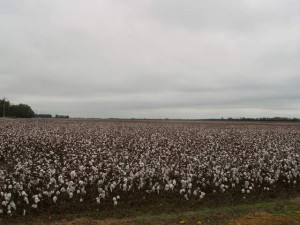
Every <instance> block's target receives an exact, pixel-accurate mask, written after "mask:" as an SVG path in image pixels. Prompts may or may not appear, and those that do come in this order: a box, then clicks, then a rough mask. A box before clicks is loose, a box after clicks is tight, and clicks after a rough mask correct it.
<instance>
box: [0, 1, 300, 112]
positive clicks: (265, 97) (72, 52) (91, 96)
mask: <svg viewBox="0 0 300 225" xmlns="http://www.w3.org/2000/svg"><path fill="white" fill-rule="evenodd" d="M0 27H1V35H0V77H1V82H0V95H3V96H6V97H7V98H9V99H10V101H12V102H16V103H17V102H25V103H28V104H30V105H31V106H32V107H33V108H34V109H35V110H36V111H38V112H44V113H53V114H55V113H68V114H70V115H71V116H81V117H84V116H87V117H129V118H131V117H143V118H144V117H147V118H148V117H149V118H165V117H169V118H207V117H222V116H224V117H227V116H249V117H256V116H291V117H299V109H300V103H298V101H297V99H299V98H300V88H299V84H300V75H299V73H300V67H299V61H300V54H299V53H300V41H299V40H300V30H299V27H300V3H299V1H296V0H285V1H283V0H276V1H273V0H272V1H271V0H260V1H258V0H251V1H250V0H243V1H237V0H230V1H221V0H215V1H208V0H205V1H192V0H188V1H179V0H172V1H170V0H165V1H157V0H146V1H138V0H132V1H128V0H125V1H121V0H102V1H88V2H87V1H80V0H75V1H74V0H66V1H63V2H62V1H59V0H53V1H46V0H42V1H40V0H39V1H38V0H26V1H25V0H19V1H6V0H0Z"/></svg>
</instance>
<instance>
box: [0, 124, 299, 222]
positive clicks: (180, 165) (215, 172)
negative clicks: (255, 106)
mask: <svg viewBox="0 0 300 225" xmlns="http://www.w3.org/2000/svg"><path fill="white" fill-rule="evenodd" d="M299 191H300V125H299V124H297V123H264V124H263V123H238V122H232V123H221V122H191V121H188V122H187V121H129V120H128V121H121V120H120V121H114V120H1V121H0V203H1V205H0V214H1V215H0V217H1V216H7V215H12V216H13V215H25V216H26V215H35V214H41V213H43V212H45V211H51V212H53V211H54V212H55V210H56V209H63V210H65V211H66V212H72V211H78V210H81V209H87V207H88V208H89V209H90V210H100V211H101V210H103V209H104V208H118V207H120V206H122V205H123V206H124V205H127V206H132V207H137V206H139V205H141V206H142V205H145V204H148V203H153V202H157V201H161V202H170V201H176V202H182V203H184V204H189V203H190V204H200V205H201V204H215V203H218V202H222V201H224V200H226V201H232V202H235V201H245V200H249V201H255V200H257V199H262V198H274V197H281V196H288V195H290V194H293V193H295V194H297V193H298V192H299Z"/></svg>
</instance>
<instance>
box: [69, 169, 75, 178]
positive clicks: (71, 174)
mask: <svg viewBox="0 0 300 225" xmlns="http://www.w3.org/2000/svg"><path fill="white" fill-rule="evenodd" d="M70 176H71V178H72V179H74V178H75V177H76V172H75V170H72V171H71V173H70Z"/></svg>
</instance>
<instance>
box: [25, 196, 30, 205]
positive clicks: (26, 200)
mask: <svg viewBox="0 0 300 225" xmlns="http://www.w3.org/2000/svg"><path fill="white" fill-rule="evenodd" d="M24 201H25V202H26V204H27V205H29V200H28V198H27V196H25V197H24Z"/></svg>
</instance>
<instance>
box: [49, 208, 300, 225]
mask: <svg viewBox="0 0 300 225" xmlns="http://www.w3.org/2000/svg"><path fill="white" fill-rule="evenodd" d="M299 215H300V211H299ZM299 218H300V217H299ZM299 218H298V219H297V218H289V217H287V216H274V215H272V214H270V213H267V212H264V211H261V212H253V213H248V214H246V215H244V216H242V217H239V218H237V219H234V220H230V221H229V222H224V224H228V225H300V219H299ZM135 224H137V223H136V222H134V220H132V219H108V220H103V221H97V220H94V219H91V218H80V219H75V220H72V221H66V220H62V221H60V222H56V223H53V224H51V225H135ZM154 224H155V223H153V225H154ZM162 224H166V225H171V224H186V225H189V224H194V225H205V224H206V223H205V222H201V220H199V221H197V222H194V223H190V222H187V221H185V220H181V221H178V222H177V223H174V222H173V221H172V222H170V223H169V222H166V223H162Z"/></svg>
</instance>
